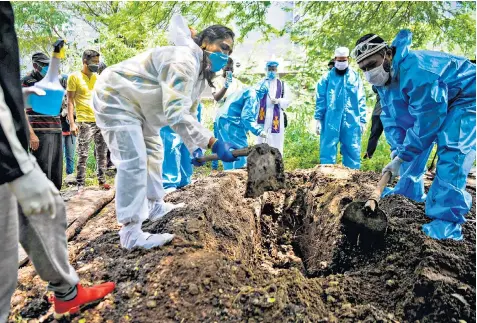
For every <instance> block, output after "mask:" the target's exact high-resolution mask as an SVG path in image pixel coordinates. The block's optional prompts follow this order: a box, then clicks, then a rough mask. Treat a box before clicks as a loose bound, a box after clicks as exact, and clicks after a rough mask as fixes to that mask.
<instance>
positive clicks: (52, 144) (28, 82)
mask: <svg viewBox="0 0 477 323" xmlns="http://www.w3.org/2000/svg"><path fill="white" fill-rule="evenodd" d="M32 61H33V70H32V71H31V72H30V73H28V74H27V75H26V76H25V77H24V78H23V79H22V80H21V83H22V87H30V86H34V85H35V83H37V82H39V81H41V80H42V79H43V77H45V75H46V72H47V71H48V67H49V65H50V58H49V57H48V56H46V54H44V53H35V54H33V56H32ZM26 114H27V116H28V124H29V129H30V148H31V150H32V154H33V156H35V158H36V160H37V162H38V165H39V166H40V168H41V170H42V171H43V172H44V173H45V174H46V176H47V177H48V178H49V179H50V180H51V181H52V182H53V183H54V184H55V186H56V188H57V189H61V185H62V183H63V146H62V134H61V121H60V116H59V115H57V116H50V115H44V114H41V113H36V112H35V111H33V110H32V109H31V108H27V109H26Z"/></svg>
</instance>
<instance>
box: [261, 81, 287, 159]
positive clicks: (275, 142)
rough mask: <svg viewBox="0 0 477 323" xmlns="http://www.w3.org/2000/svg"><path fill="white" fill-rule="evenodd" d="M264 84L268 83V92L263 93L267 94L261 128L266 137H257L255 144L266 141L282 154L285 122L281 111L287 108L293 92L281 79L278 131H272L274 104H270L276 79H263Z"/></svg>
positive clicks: (274, 90)
mask: <svg viewBox="0 0 477 323" xmlns="http://www.w3.org/2000/svg"><path fill="white" fill-rule="evenodd" d="M265 84H267V85H268V94H265V95H266V96H267V110H266V114H265V123H264V125H263V129H264V130H265V131H267V133H268V138H267V139H264V138H261V137H257V144H261V143H265V142H266V143H267V144H268V145H270V146H271V147H275V148H277V149H278V150H280V153H281V154H282V155H283V143H284V142H285V124H284V117H283V111H285V110H286V109H287V108H288V106H289V105H290V103H291V101H292V100H293V94H292V93H291V91H290V87H289V86H288V84H287V82H283V81H282V84H284V92H283V98H280V99H278V105H279V107H280V132H279V133H272V122H273V107H274V105H273V104H272V101H271V98H275V96H276V94H277V79H274V80H265ZM257 117H258V116H257Z"/></svg>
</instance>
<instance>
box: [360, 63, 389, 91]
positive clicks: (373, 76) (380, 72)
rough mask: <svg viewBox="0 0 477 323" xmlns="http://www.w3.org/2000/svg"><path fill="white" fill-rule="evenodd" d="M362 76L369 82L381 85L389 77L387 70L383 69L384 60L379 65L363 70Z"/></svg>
mask: <svg viewBox="0 0 477 323" xmlns="http://www.w3.org/2000/svg"><path fill="white" fill-rule="evenodd" d="M364 76H365V77H366V80H368V82H369V83H371V84H373V85H376V86H383V85H384V84H386V82H387V81H388V79H389V72H386V71H385V70H384V60H383V63H382V64H381V65H379V66H378V67H375V68H373V69H372V70H371V71H366V72H364Z"/></svg>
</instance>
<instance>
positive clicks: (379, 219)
mask: <svg viewBox="0 0 477 323" xmlns="http://www.w3.org/2000/svg"><path fill="white" fill-rule="evenodd" d="M390 179H391V172H385V173H384V175H383V176H382V177H381V179H380V180H379V183H378V185H377V186H376V189H375V190H374V191H373V193H372V194H371V196H370V197H369V199H368V200H367V201H366V202H352V203H350V204H349V205H348V206H347V207H346V209H345V211H344V213H343V217H342V218H341V221H342V223H343V224H344V225H346V226H355V227H357V229H358V230H359V231H368V232H373V233H381V232H384V231H386V228H387V226H388V218H387V216H386V213H384V212H383V211H382V210H381V209H380V208H379V206H378V203H379V200H380V199H381V194H382V193H383V190H384V188H385V187H386V184H387V183H388V182H389V180H390Z"/></svg>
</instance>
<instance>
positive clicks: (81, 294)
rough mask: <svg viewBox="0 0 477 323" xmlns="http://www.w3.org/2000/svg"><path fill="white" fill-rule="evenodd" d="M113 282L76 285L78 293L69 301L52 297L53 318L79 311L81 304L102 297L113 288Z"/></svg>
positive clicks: (83, 304)
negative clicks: (87, 285)
mask: <svg viewBox="0 0 477 323" xmlns="http://www.w3.org/2000/svg"><path fill="white" fill-rule="evenodd" d="M115 286H116V285H115V284H114V283H104V284H100V285H96V286H93V287H89V288H85V287H83V286H81V285H80V284H78V285H76V288H77V289H78V294H77V295H76V297H75V298H73V299H72V300H70V301H60V300H59V299H56V297H55V296H53V297H52V299H53V304H54V306H55V319H60V318H62V317H63V316H68V315H70V314H73V313H77V312H79V310H80V308H81V307H82V306H85V305H87V304H89V303H92V302H94V301H97V300H99V299H102V298H103V297H104V296H106V295H108V294H109V293H111V292H112V291H113V290H114V287H115Z"/></svg>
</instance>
